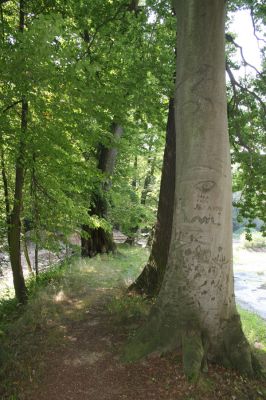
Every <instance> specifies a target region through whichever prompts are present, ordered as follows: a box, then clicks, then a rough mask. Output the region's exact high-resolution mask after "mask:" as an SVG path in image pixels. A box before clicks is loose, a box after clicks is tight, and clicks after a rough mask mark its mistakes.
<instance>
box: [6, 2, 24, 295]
mask: <svg viewBox="0 0 266 400" xmlns="http://www.w3.org/2000/svg"><path fill="white" fill-rule="evenodd" d="M24 6H25V2H24V0H20V9H19V30H20V32H22V33H23V31H24V26H25V10H24ZM27 125H28V102H27V100H26V97H25V96H24V95H23V96H22V104H21V129H20V143H19V149H18V154H17V159H16V166H15V193H14V205H13V209H12V212H11V215H10V227H9V255H10V263H11V268H12V273H13V281H14V288H15V293H16V297H17V299H18V301H19V302H20V303H25V302H26V301H27V289H26V285H25V281H24V276H23V269H22V265H21V248H20V239H21V221H20V217H21V208H22V197H23V184H24V173H25V167H24V151H25V135H26V131H27Z"/></svg>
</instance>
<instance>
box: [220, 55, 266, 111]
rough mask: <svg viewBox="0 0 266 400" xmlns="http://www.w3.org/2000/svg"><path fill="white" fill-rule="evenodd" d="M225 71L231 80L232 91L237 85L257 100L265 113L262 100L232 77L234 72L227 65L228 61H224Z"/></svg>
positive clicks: (265, 107)
mask: <svg viewBox="0 0 266 400" xmlns="http://www.w3.org/2000/svg"><path fill="white" fill-rule="evenodd" d="M226 72H227V73H228V76H229V79H230V81H231V84H232V87H233V91H234V93H236V87H238V88H239V89H241V90H242V91H244V92H247V93H249V94H250V95H251V96H253V97H254V98H255V99H256V100H258V102H259V103H260V105H261V107H262V109H263V111H264V112H265V113H266V106H265V103H264V101H263V100H262V99H261V98H260V97H259V96H258V95H257V94H256V93H255V92H253V91H252V90H249V89H248V88H246V87H245V86H242V85H241V84H240V83H239V82H238V81H237V80H236V79H235V77H234V74H233V72H232V70H231V68H230V67H229V64H228V61H226Z"/></svg>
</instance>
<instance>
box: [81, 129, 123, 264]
mask: <svg viewBox="0 0 266 400" xmlns="http://www.w3.org/2000/svg"><path fill="white" fill-rule="evenodd" d="M112 131H113V135H114V140H115V141H117V140H119V139H120V138H121V136H122V134H123V129H122V127H121V126H120V125H118V124H115V123H114V124H113V126H112ZM117 152H118V151H117V148H116V147H110V148H107V147H105V146H103V145H101V146H100V149H99V161H98V168H99V170H101V171H102V172H103V173H104V174H105V175H106V178H105V180H104V182H103V183H101V187H100V188H99V189H98V191H97V192H95V193H94V196H93V198H92V207H91V209H90V211H89V214H90V215H91V216H93V215H95V216H97V217H100V218H106V217H107V211H108V210H107V201H106V198H105V196H106V193H107V192H108V190H109V189H110V187H111V184H112V183H111V177H112V174H113V172H114V168H115V162H116V157H117ZM82 230H83V233H85V234H83V236H82V237H81V255H82V256H83V257H93V256H95V255H96V254H98V253H109V252H113V251H114V250H115V243H114V241H113V235H112V232H108V231H106V230H104V229H103V228H101V227H100V228H91V227H90V226H88V225H83V226H82Z"/></svg>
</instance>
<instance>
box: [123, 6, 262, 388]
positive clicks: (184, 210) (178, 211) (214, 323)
mask: <svg viewBox="0 0 266 400" xmlns="http://www.w3.org/2000/svg"><path fill="white" fill-rule="evenodd" d="M174 4H175V7H176V16H177V70H176V99H175V124H176V191H175V203H174V204H175V206H174V218H173V228H172V238H171V244H170V250H169V257H168V263H167V268H166V271H165V275H164V279H163V283H162V286H161V290H160V293H159V296H158V298H157V301H156V303H155V305H154V307H153V309H152V310H151V314H150V317H149V320H148V321H147V323H146V325H145V326H144V327H143V328H142V330H140V331H139V333H138V335H136V337H135V339H133V340H132V341H131V343H130V344H129V345H128V347H127V350H126V358H127V359H131V360H132V359H136V358H139V357H141V356H144V355H145V354H148V353H150V352H152V351H154V350H156V349H157V350H158V349H160V350H161V351H166V350H172V349H176V348H178V347H179V348H182V354H183V365H184V370H185V374H186V376H187V377H188V379H190V380H192V381H193V380H196V379H197V378H198V376H199V373H200V370H201V368H203V366H204V365H205V363H206V360H207V359H209V360H211V361H216V362H219V363H221V364H223V365H226V366H231V367H234V368H235V369H237V370H239V371H240V372H241V373H244V374H248V375H252V374H254V366H255V362H254V357H253V356H252V354H251V351H250V347H249V344H248V342H247V340H246V338H245V336H244V334H243V331H242V327H241V322H240V317H239V315H238V313H237V310H236V304H235V296H234V282H233V268H232V218H231V208H232V192H231V168H230V148H229V138H228V130H227V115H226V91H225V71H224V63H225V53H224V18H225V2H224V0H201V1H196V0H192V1H187V0H175V1H174Z"/></svg>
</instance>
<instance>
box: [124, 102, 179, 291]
mask: <svg viewBox="0 0 266 400" xmlns="http://www.w3.org/2000/svg"><path fill="white" fill-rule="evenodd" d="M175 140H176V139H175V114H174V99H170V101H169V111H168V121H167V127H166V144H165V150H164V158H163V168H162V178H161V186H160V195H159V204H158V212H157V223H156V225H155V232H154V239H153V242H152V248H151V253H150V257H149V260H148V263H147V264H146V266H145V267H144V269H143V271H142V273H141V274H140V275H139V277H138V278H137V279H136V281H135V282H134V283H133V284H132V285H131V286H130V287H129V290H133V291H136V292H138V293H140V294H145V295H147V296H150V297H152V296H156V295H157V294H158V293H159V290H160V287H161V283H162V280H163V276H164V272H165V268H166V264H167V258H168V252H169V246H170V239H171V231H172V222H173V209H174V193H175Z"/></svg>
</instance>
